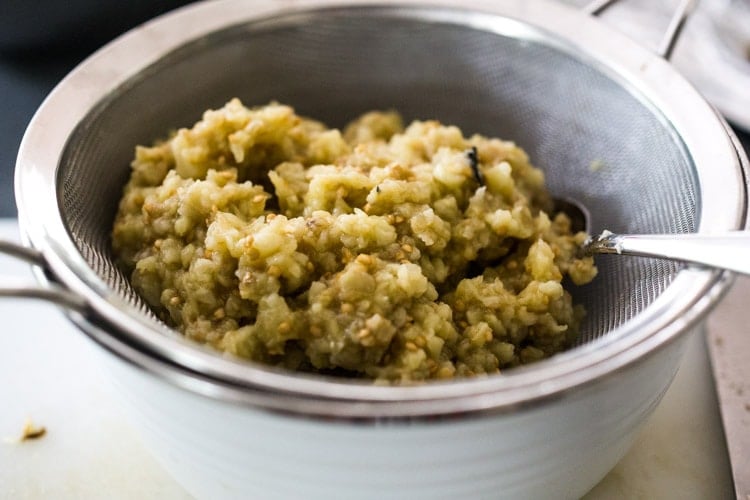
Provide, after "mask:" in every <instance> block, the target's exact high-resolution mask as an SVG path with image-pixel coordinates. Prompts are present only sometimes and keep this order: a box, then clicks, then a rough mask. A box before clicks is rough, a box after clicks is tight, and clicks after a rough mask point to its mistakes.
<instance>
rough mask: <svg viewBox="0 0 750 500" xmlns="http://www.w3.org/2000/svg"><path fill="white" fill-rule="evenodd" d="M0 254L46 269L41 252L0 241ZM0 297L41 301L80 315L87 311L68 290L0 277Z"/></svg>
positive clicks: (79, 298)
mask: <svg viewBox="0 0 750 500" xmlns="http://www.w3.org/2000/svg"><path fill="white" fill-rule="evenodd" d="M0 254H5V255H8V256H10V257H14V258H17V259H21V260H24V261H26V262H28V263H30V264H32V265H35V266H39V267H41V268H43V269H47V263H46V262H45V260H44V256H42V254H41V252H38V251H36V250H34V249H32V248H28V247H25V246H23V245H19V244H18V243H15V242H12V241H9V240H4V239H0ZM2 297H8V298H17V299H18V298H26V299H41V300H45V301H47V302H52V303H54V304H57V305H59V306H62V307H64V308H66V309H71V310H74V311H78V312H81V313H83V312H85V311H86V310H87V304H86V301H85V300H84V299H83V298H82V297H79V296H78V295H76V294H75V293H73V292H71V291H70V290H66V289H64V288H62V287H60V286H57V285H50V286H48V287H41V286H39V285H35V284H31V283H27V282H23V281H15V280H13V279H12V278H8V277H0V298H2Z"/></svg>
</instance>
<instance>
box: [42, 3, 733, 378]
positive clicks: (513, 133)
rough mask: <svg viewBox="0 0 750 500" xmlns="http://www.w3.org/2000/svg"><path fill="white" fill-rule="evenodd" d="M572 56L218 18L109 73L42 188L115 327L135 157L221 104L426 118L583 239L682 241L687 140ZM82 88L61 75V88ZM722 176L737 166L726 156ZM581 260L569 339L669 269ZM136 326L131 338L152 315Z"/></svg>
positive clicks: (543, 35)
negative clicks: (576, 313) (585, 230)
mask: <svg viewBox="0 0 750 500" xmlns="http://www.w3.org/2000/svg"><path fill="white" fill-rule="evenodd" d="M308 3H313V2H308ZM329 3H330V2H329ZM480 3H481V2H480ZM482 5H485V6H486V5H489V4H482ZM532 10H533V9H532ZM227 18H229V15H228V16H227ZM542 24H545V23H542ZM546 24H547V25H551V22H547V23H546ZM175 25H176V24H175ZM561 26H563V27H564V22H562V24H561ZM567 29H569V28H567ZM569 30H570V29H569ZM154 40H156V38H154ZM580 43H581V42H579V41H574V40H569V39H565V38H563V37H561V36H560V35H559V34H555V33H552V32H549V31H547V30H546V29H541V28H537V27H532V26H530V25H528V24H524V23H521V22H519V21H516V20H513V19H508V18H505V17H500V16H494V15H491V14H482V13H478V12H476V11H468V10H463V9H452V8H451V9H449V8H435V7H421V6H420V7H416V6H411V7H393V6H390V7H382V6H381V7H356V8H336V9H323V10H310V11H303V12H297V11H294V12H290V13H285V12H284V11H281V13H280V14H278V13H277V15H275V16H273V17H271V18H262V19H260V20H253V21H249V22H243V23H239V24H235V23H230V22H225V25H224V26H223V27H222V29H220V30H217V31H213V32H211V33H209V34H207V35H205V36H201V37H200V38H198V39H195V40H192V41H190V42H189V43H186V44H182V45H180V46H179V48H177V49H176V50H170V51H168V53H167V54H166V55H165V56H164V57H160V58H158V59H157V58H155V59H154V62H153V64H148V65H145V67H144V68H142V69H140V70H139V71H137V72H135V73H132V74H128V75H127V76H126V77H124V76H123V74H122V73H120V74H117V75H116V76H115V77H114V78H115V80H116V81H117V82H118V83H117V85H114V84H112V87H111V89H110V90H109V91H108V92H106V94H104V95H103V96H102V98H101V99H97V100H96V101H95V105H94V106H92V107H90V108H89V109H90V111H88V112H85V113H83V114H82V116H81V118H80V120H78V121H77V123H76V124H75V128H74V129H73V131H72V133H70V134H68V136H67V137H66V138H65V145H64V148H62V149H61V152H60V156H59V157H58V162H59V163H58V168H57V172H56V184H55V185H56V192H57V199H58V203H59V217H60V219H61V221H60V222H61V224H62V226H63V227H64V228H65V230H66V231H67V233H68V234H69V235H70V238H71V239H72V241H73V242H74V244H75V248H77V250H78V252H80V255H81V256H82V257H83V260H84V261H85V264H87V266H85V267H89V268H90V269H93V270H94V271H95V273H96V276H97V277H98V279H99V280H101V281H102V282H103V285H101V284H99V282H97V281H96V278H94V277H93V276H87V277H86V278H85V280H84V281H85V282H87V283H88V284H89V286H92V287H94V288H97V287H98V290H99V296H100V297H104V299H103V300H106V301H108V303H109V304H110V305H112V304H115V305H117V307H118V308H123V307H126V304H130V306H129V307H136V308H137V311H138V312H136V311H135V310H134V311H132V312H127V311H126V314H129V315H131V316H134V315H135V316H137V315H140V316H144V317H145V316H147V315H149V314H150V313H149V311H148V308H147V307H146V306H145V305H144V304H143V302H142V301H141V300H140V298H139V297H138V296H137V295H136V294H135V293H134V291H133V289H132V288H131V287H130V285H129V283H128V280H127V278H126V277H125V276H123V275H122V274H121V273H120V271H119V270H118V269H117V268H116V267H115V266H114V264H113V260H112V256H111V251H110V240H109V231H110V228H111V224H112V220H113V216H114V213H115V211H116V208H117V200H118V199H119V197H120V194H121V189H122V186H123V185H124V183H125V182H126V179H127V177H128V175H129V168H128V165H129V162H130V160H131V158H132V154H133V147H134V145H135V144H146V143H150V142H152V141H153V140H154V138H156V137H160V136H163V135H164V134H165V132H166V131H168V130H170V129H173V128H176V127H181V126H189V125H191V124H192V123H194V122H195V121H196V120H197V119H198V118H199V117H200V115H201V113H202V112H203V111H204V110H206V109H209V108H213V107H218V106H221V105H223V104H224V102H226V101H227V100H228V99H229V98H231V97H233V96H238V97H240V98H241V99H242V101H243V102H244V103H245V104H248V105H255V104H264V103H267V102H268V101H271V100H278V101H280V102H284V103H288V104H291V105H293V106H294V107H295V108H296V109H297V111H298V112H299V113H301V114H305V115H309V116H312V117H316V118H319V119H322V120H323V121H325V122H327V123H328V124H329V125H331V126H341V125H343V124H344V123H345V122H346V121H347V120H349V119H350V118H352V117H355V116H356V115H358V114H359V113H361V112H363V111H366V110H370V109H375V108H395V109H397V110H399V111H400V112H401V113H402V114H403V115H404V116H405V118H406V119H407V120H409V119H413V118H422V119H425V118H437V119H439V120H441V121H443V122H445V123H452V124H456V125H458V126H460V127H461V128H462V130H464V131H465V132H466V133H468V134H470V133H473V132H477V133H482V134H485V135H490V136H497V137H502V138H506V139H512V140H514V141H516V142H517V143H518V144H519V145H520V146H521V147H523V148H524V149H525V150H526V151H527V152H528V153H529V154H530V157H531V159H532V163H534V164H535V165H537V166H539V167H541V168H542V169H543V170H544V171H545V172H546V176H547V185H548V187H549V189H550V191H551V192H552V193H553V194H554V195H555V196H564V197H569V198H575V199H578V200H580V201H582V202H583V203H584V204H585V205H586V206H587V207H588V208H589V209H590V211H591V213H592V214H593V219H592V225H593V227H592V230H593V231H599V230H602V229H604V228H605V227H606V228H607V229H610V230H613V231H619V232H629V233H680V232H693V231H696V230H698V229H699V225H700V224H699V223H700V218H701V212H702V209H703V207H704V206H705V204H706V203H709V202H710V203H713V200H712V199H711V200H707V199H706V188H705V186H704V185H703V180H702V179H704V178H705V176H706V173H705V172H702V171H701V169H704V170H705V169H707V168H709V167H708V166H705V165H697V164H696V161H695V154H693V152H692V151H691V149H690V148H691V147H692V146H690V145H688V146H686V144H685V141H686V140H689V141H693V140H694V137H693V136H689V137H687V139H686V136H685V135H683V133H682V132H681V131H680V130H677V128H676V125H675V124H674V123H671V121H670V120H671V118H670V117H669V116H666V115H665V114H664V113H663V112H662V111H661V110H660V109H658V107H657V106H659V105H660V104H661V103H660V102H659V99H660V98H658V99H651V97H650V96H648V95H646V94H645V93H643V92H641V89H640V88H639V85H638V84H634V83H632V82H628V81H626V78H624V77H623V76H622V74H621V73H620V68H617V67H616V65H609V64H607V62H606V61H602V60H599V59H597V58H596V57H595V55H592V54H591V53H590V52H588V51H586V50H581V47H580ZM116 55H117V54H113V53H111V52H110V53H106V52H105V53H103V54H101V55H100V56H99V57H100V59H103V58H104V57H108V58H109V59H112V58H113V57H115V56H116ZM626 59H628V58H626ZM653 59H658V58H656V57H653ZM648 61H649V63H652V61H651V60H650V59H649V60H648ZM94 62H96V61H94ZM92 64H93V63H92ZM657 66H658V64H657ZM663 66H665V67H666V64H664V65H663ZM657 69H658V70H659V71H662V70H663V68H662V67H661V66H659V67H658V68H657ZM101 73H102V74H101V75H99V77H100V78H106V71H102V72H101ZM84 77H85V75H81V74H80V72H79V74H77V76H76V75H73V77H72V80H71V81H70V82H69V83H68V86H71V85H73V84H74V82H75V78H79V79H81V78H84ZM680 85H682V84H680ZM680 88H681V87H680ZM53 105H54V104H51V105H50V106H53ZM61 109H62V108H61ZM691 133H692V132H691ZM727 144H728V141H726V140H724V142H723V143H722V144H721V145H720V147H723V148H726V147H727ZM722 154H728V153H722ZM592 164H596V165H600V166H601V168H598V169H593V168H591V165H592ZM721 168H729V169H731V168H735V169H737V167H736V161H735V164H733V165H727V166H722V167H721ZM722 175H725V174H722ZM732 175H735V176H736V175H737V174H736V173H734V174H726V176H725V177H726V178H728V179H731V178H732ZM737 189H738V187H737V186H734V187H732V188H731V190H737ZM712 196H715V193H714V194H712ZM28 217H30V216H27V218H28ZM734 224H735V225H737V224H738V222H737V220H735V222H734ZM52 260H55V259H54V258H53V259H52ZM79 264H80V263H79ZM597 264H598V266H599V269H600V277H599V278H597V279H596V280H595V281H594V282H593V283H592V284H591V285H588V286H586V287H582V288H580V289H577V290H574V295H575V296H576V297H575V298H576V300H577V301H578V302H583V303H585V304H586V306H587V310H588V316H587V320H586V322H585V325H584V328H583V334H582V336H581V340H580V342H581V343H582V344H588V343H591V342H592V341H593V340H595V339H597V338H599V337H602V336H606V335H607V334H608V332H612V331H613V330H616V329H617V328H618V327H621V326H623V325H625V324H626V323H627V322H628V321H629V320H631V319H632V318H634V317H635V316H637V315H639V314H641V313H642V312H644V311H645V310H646V309H647V308H648V307H649V306H650V305H651V304H653V303H654V301H655V300H656V299H657V298H658V297H659V296H661V295H662V294H663V292H665V290H667V289H668V288H669V286H670V283H672V282H673V281H674V279H675V277H676V276H677V275H678V274H680V266H679V265H677V264H674V263H669V262H666V261H656V260H650V259H644V258H627V259H625V258H608V257H606V256H602V257H600V258H599V259H598V261H597ZM68 267H73V268H75V266H70V265H69V264H68ZM79 267H80V269H83V268H84V266H82V265H80V266H79ZM81 272H85V270H84V271H81ZM89 272H90V271H89ZM74 273H75V269H74ZM91 283H94V284H93V285H91ZM79 288H80V287H79ZM703 289H705V286H704V287H703ZM675 293H677V292H675ZM677 294H678V295H679V293H677ZM113 314H115V313H113ZM138 321H139V322H140V323H139V325H140V328H145V327H144V326H143V325H147V324H148V323H149V322H153V321H155V320H154V319H153V316H152V317H151V319H143V318H141V319H139V320H138ZM79 322H85V321H83V320H80V319H79ZM108 328H109V329H110V330H113V331H114V330H127V329H128V328H123V327H122V325H112V324H109V325H108ZM129 341H132V339H130V340H129ZM171 361H172V362H174V361H175V359H172V360H171ZM224 362H226V360H224ZM192 368H196V369H199V368H200V366H198V365H194V366H193V367H192ZM237 378H240V377H239V376H238V377H237Z"/></svg>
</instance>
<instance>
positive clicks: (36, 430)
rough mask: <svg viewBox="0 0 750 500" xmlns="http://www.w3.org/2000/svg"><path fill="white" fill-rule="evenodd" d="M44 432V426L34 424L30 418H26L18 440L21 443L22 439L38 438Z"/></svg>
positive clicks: (42, 435)
mask: <svg viewBox="0 0 750 500" xmlns="http://www.w3.org/2000/svg"><path fill="white" fill-rule="evenodd" d="M45 434H47V429H46V427H43V426H41V425H36V424H35V423H34V422H33V421H32V420H31V419H30V418H27V419H26V423H24V425H23V431H22V432H21V437H20V438H19V442H21V443H23V442H24V441H31V440H33V439H40V438H42V437H44V435H45Z"/></svg>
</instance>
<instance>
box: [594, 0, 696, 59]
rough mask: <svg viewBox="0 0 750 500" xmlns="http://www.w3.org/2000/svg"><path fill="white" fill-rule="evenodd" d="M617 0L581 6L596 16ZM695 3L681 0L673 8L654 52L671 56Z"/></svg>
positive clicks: (596, 0) (693, 0)
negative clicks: (675, 8)
mask: <svg viewBox="0 0 750 500" xmlns="http://www.w3.org/2000/svg"><path fill="white" fill-rule="evenodd" d="M617 1H618V0H592V1H591V2H590V3H588V4H587V5H586V6H585V7H583V11H584V12H586V13H587V14H590V15H592V16H598V15H599V14H601V13H602V12H604V10H605V9H606V8H607V7H609V6H610V5H612V4H613V3H615V2H617ZM695 4H696V0H682V1H681V2H680V5H678V6H677V10H675V12H674V14H673V15H672V19H671V20H670V22H669V25H668V27H667V31H666V32H665V33H664V36H663V37H662V40H661V43H660V44H659V47H658V48H657V49H656V53H657V54H659V55H660V56H661V57H663V58H664V59H669V58H670V57H671V56H672V51H673V50H674V46H675V44H676V43H677V39H678V38H679V37H680V33H681V32H682V28H683V27H684V26H685V21H687V19H688V17H689V16H690V14H691V13H692V12H693V9H694V8H695Z"/></svg>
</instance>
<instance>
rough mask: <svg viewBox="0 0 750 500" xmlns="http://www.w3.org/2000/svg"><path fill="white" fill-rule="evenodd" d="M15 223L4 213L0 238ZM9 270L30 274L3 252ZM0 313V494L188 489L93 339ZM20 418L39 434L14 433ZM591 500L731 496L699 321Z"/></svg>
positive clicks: (133, 494) (59, 495)
mask: <svg viewBox="0 0 750 500" xmlns="http://www.w3.org/2000/svg"><path fill="white" fill-rule="evenodd" d="M17 232H18V228H17V225H16V223H15V221H14V220H11V219H0V238H5V239H9V238H10V239H17V238H18V236H17ZM6 277H12V278H14V279H16V280H18V279H28V280H29V281H31V280H32V278H31V273H30V271H29V268H28V266H27V265H26V264H24V263H22V262H20V261H16V260H13V259H10V258H8V257H3V256H0V283H2V282H3V279H4V278H6ZM730 293H732V292H730ZM717 313H721V309H719V310H718V311H716V312H714V314H717ZM0 317H2V321H1V322H0V498H2V499H38V498H54V499H61V500H64V499H89V498H92V499H93V498H108V499H131V498H140V499H148V498H158V499H160V500H171V499H186V498H190V497H189V496H188V495H187V494H186V493H185V492H184V491H183V490H182V489H181V487H180V486H179V485H178V484H177V483H176V482H175V481H174V480H173V479H172V478H171V477H170V476H168V475H167V473H166V472H165V471H164V470H163V469H162V468H161V467H160V465H159V464H158V463H157V462H156V461H155V460H154V459H153V458H152V457H151V456H150V455H149V452H148V451H147V447H146V445H145V443H144V442H142V441H141V440H140V438H139V437H138V436H137V435H136V434H135V433H134V431H132V430H131V428H130V427H129V424H128V422H127V421H126V420H125V419H124V417H123V416H121V414H120V412H119V409H118V403H117V399H116V394H115V393H114V392H113V391H112V390H111V389H110V387H109V385H108V382H107V380H106V379H105V378H103V375H102V373H103V371H100V369H99V365H98V359H99V358H100V357H101V356H102V355H103V351H102V350H101V349H100V348H99V347H97V346H96V345H94V344H93V342H91V341H89V340H88V339H87V337H86V336H85V335H83V334H82V333H81V332H79V331H78V330H77V329H76V328H75V327H74V326H73V325H72V324H71V323H69V322H68V321H67V320H66V319H65V317H64V316H63V314H62V313H61V312H60V311H59V310H58V309H57V308H55V307H54V306H52V305H48V304H44V303H41V302H37V301H32V300H20V299H0ZM748 319H750V312H748V314H746V315H745V317H744V318H740V317H738V318H737V321H738V322H743V324H747V323H748ZM27 419H30V420H31V421H32V422H33V423H34V424H36V425H38V426H43V427H44V428H45V429H46V434H45V435H44V436H43V437H41V438H39V439H35V440H29V441H24V442H19V439H18V438H19V436H20V435H21V433H22V430H23V428H24V424H25V422H26V421H27ZM586 498H587V499H609V498H628V499H672V498H674V499H681V500H687V499H712V500H713V499H723V498H734V493H733V490H732V480H731V475H730V469H729V462H728V458H727V456H726V445H725V443H724V436H723V430H722V427H721V420H720V418H719V410H718V406H717V401H716V395H715V390H714V384H713V378H712V374H711V370H710V365H709V360H708V356H707V353H706V348H705V340H704V336H703V331H698V332H697V333H696V334H694V335H693V336H692V338H691V340H690V342H689V346H688V350H687V352H686V354H685V357H684V359H683V362H682V365H681V368H680V370H679V372H678V373H677V376H676V378H675V380H674V382H673V384H672V386H671V387H670V389H669V391H668V392H667V393H666V395H665V397H664V399H663V401H662V403H661V404H660V405H659V407H658V408H657V409H656V411H655V413H654V414H653V415H652V417H651V418H650V420H649V421H648V423H647V424H646V426H645V427H644V428H643V430H642V431H641V433H640V434H639V436H638V438H637V440H636V442H635V444H634V446H633V447H632V448H631V450H630V451H629V453H628V454H627V455H626V456H625V457H624V458H623V460H622V461H621V462H620V463H619V464H618V465H617V466H616V467H615V468H614V469H613V470H612V471H611V472H610V473H609V475H608V476H607V477H606V478H605V479H604V480H603V481H602V482H601V483H600V484H599V485H598V486H596V487H595V488H594V489H593V490H592V491H591V492H590V493H589V494H588V495H587V496H586Z"/></svg>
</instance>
